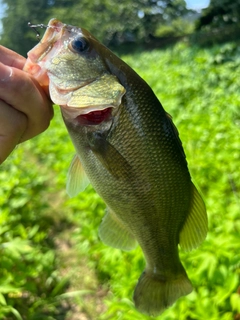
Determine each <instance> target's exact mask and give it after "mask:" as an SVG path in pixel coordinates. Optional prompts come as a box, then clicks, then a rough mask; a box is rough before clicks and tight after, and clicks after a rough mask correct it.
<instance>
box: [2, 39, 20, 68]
mask: <svg viewBox="0 0 240 320" xmlns="http://www.w3.org/2000/svg"><path fill="white" fill-rule="evenodd" d="M0 62H2V63H3V64H5V65H7V66H10V67H14V68H17V69H22V68H23V66H24V64H25V62H26V58H24V57H23V56H21V55H20V54H18V53H16V52H14V51H12V50H10V49H7V48H5V47H3V46H1V45H0Z"/></svg>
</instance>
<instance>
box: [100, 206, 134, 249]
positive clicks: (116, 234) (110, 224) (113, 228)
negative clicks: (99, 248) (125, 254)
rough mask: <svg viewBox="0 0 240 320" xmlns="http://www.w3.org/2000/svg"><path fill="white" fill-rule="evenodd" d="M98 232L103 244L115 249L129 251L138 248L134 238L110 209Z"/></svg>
mask: <svg viewBox="0 0 240 320" xmlns="http://www.w3.org/2000/svg"><path fill="white" fill-rule="evenodd" d="M98 232H99V237H100V239H101V240H102V242H103V243H105V244H106V245H108V246H111V247H113V248H117V249H121V250H125V251H129V250H132V249H134V248H135V247H136V246H137V241H136V240H135V238H134V236H133V235H132V234H131V232H130V231H129V230H128V229H127V228H126V227H125V225H124V224H123V223H122V222H121V221H120V220H119V219H118V218H117V216H116V215H115V213H113V212H112V211H111V210H110V209H108V210H107V213H106V214H105V216H104V218H103V220H102V222H101V224H100V227H99V231H98Z"/></svg>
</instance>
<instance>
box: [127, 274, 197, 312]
mask: <svg viewBox="0 0 240 320" xmlns="http://www.w3.org/2000/svg"><path fill="white" fill-rule="evenodd" d="M191 291H192V284H191V282H190V280H189V279H188V277H187V275H186V273H185V272H184V273H182V274H180V275H179V276H178V278H175V279H172V280H171V279H170V280H163V279H161V278H160V276H157V275H156V274H154V273H150V272H148V273H147V272H146V271H144V272H143V273H142V275H141V277H140V278H139V280H138V284H137V286H136V288H135V292H134V296H133V299H134V302H135V306H136V308H137V309H138V310H139V311H140V312H141V313H144V314H148V315H150V316H155V317H156V316H158V315H159V314H160V313H162V312H163V311H164V310H165V309H166V308H168V307H169V306H170V305H172V304H173V303H174V302H175V301H176V300H177V299H178V298H180V297H181V296H185V295H187V294H189V293H191Z"/></svg>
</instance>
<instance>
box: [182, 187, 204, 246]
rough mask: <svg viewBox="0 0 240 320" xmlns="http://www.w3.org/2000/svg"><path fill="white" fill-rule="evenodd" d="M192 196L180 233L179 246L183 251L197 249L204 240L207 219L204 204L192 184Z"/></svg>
mask: <svg viewBox="0 0 240 320" xmlns="http://www.w3.org/2000/svg"><path fill="white" fill-rule="evenodd" d="M192 188H193V191H192V192H193V195H192V203H191V208H190V212H189V214H188V216H187V219H186V221H185V224H184V226H183V228H182V230H181V232H180V239H179V240H180V241H179V243H180V246H181V248H182V249H183V250H185V251H190V250H192V249H194V248H196V247H198V246H199V245H200V244H201V243H202V242H203V241H204V239H205V238H206V236H207V231H208V219H207V212H206V207H205V204H204V202H203V200H202V197H201V196H200V194H199V193H198V191H197V189H196V188H195V186H194V184H192Z"/></svg>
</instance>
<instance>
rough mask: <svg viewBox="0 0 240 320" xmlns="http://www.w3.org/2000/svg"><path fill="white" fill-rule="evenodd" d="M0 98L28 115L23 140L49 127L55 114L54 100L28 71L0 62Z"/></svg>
mask: <svg viewBox="0 0 240 320" xmlns="http://www.w3.org/2000/svg"><path fill="white" fill-rule="evenodd" d="M0 98H1V99H2V100H3V101H5V102H6V103H7V104H8V105H11V106H12V107H14V108H15V109H17V110H18V111H20V112H22V113H24V114H25V115H26V116H27V120H28V125H27V129H26V131H25V132H24V134H23V136H22V139H21V141H25V140H28V139H30V138H32V137H34V136H36V135H37V134H39V133H41V132H43V131H44V130H46V129H47V128H48V126H49V123H50V120H51V119H52V116H53V108H52V102H51V101H50V99H49V98H48V97H47V95H46V94H45V92H44V90H43V89H42V88H41V86H40V85H39V84H38V82H37V81H36V80H35V79H34V78H33V77H31V76H30V75H29V74H27V73H26V72H24V71H22V70H19V69H15V68H10V67H7V66H5V65H3V64H1V63H0Z"/></svg>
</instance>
